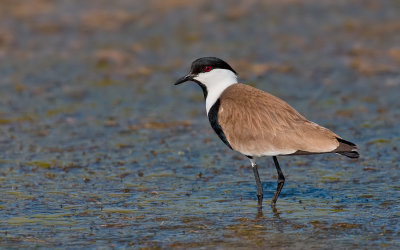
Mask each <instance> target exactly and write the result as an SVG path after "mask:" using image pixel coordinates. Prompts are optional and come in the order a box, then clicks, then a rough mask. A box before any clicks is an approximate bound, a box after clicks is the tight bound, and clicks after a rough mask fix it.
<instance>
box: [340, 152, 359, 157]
mask: <svg viewBox="0 0 400 250" xmlns="http://www.w3.org/2000/svg"><path fill="white" fill-rule="evenodd" d="M338 154H341V155H344V156H347V157H349V158H358V157H360V154H359V153H358V152H357V151H348V152H338Z"/></svg>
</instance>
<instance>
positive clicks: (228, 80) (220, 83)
mask: <svg viewBox="0 0 400 250" xmlns="http://www.w3.org/2000/svg"><path fill="white" fill-rule="evenodd" d="M194 79H195V80H197V81H199V82H201V83H202V84H204V85H205V86H206V87H207V98H206V110H207V115H208V111H209V110H210V109H211V107H212V106H213V105H214V103H215V102H216V101H217V100H218V98H219V97H220V96H221V94H222V92H224V90H225V89H226V88H228V87H229V86H231V85H232V84H235V83H237V75H236V74H235V73H233V72H232V71H230V70H227V69H213V70H211V71H210V72H203V73H200V74H198V75H197V76H196V77H194Z"/></svg>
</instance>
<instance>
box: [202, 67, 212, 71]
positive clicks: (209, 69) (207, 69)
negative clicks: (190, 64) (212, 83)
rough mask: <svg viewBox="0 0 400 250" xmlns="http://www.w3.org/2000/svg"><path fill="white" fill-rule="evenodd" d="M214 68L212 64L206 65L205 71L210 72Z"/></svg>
mask: <svg viewBox="0 0 400 250" xmlns="http://www.w3.org/2000/svg"><path fill="white" fill-rule="evenodd" d="M211 70H212V67H211V66H205V67H204V72H210V71H211Z"/></svg>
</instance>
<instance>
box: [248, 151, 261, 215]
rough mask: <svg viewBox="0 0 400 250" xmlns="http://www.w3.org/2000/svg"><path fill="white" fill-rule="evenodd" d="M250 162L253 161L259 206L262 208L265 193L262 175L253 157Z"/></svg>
mask: <svg viewBox="0 0 400 250" xmlns="http://www.w3.org/2000/svg"><path fill="white" fill-rule="evenodd" d="M250 162H251V167H252V168H253V172H254V178H255V179H256V185H257V199H258V207H259V208H261V207H262V200H263V196H264V194H263V188H262V185H261V180H260V175H258V168H257V164H256V162H255V161H254V160H253V159H250Z"/></svg>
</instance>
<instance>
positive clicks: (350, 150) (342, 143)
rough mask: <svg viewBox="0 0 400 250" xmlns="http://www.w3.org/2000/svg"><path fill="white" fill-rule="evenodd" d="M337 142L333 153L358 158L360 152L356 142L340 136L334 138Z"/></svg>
mask: <svg viewBox="0 0 400 250" xmlns="http://www.w3.org/2000/svg"><path fill="white" fill-rule="evenodd" d="M336 139H337V140H338V142H339V146H338V147H337V148H336V150H335V153H338V154H341V155H344V156H347V157H349V158H358V157H360V154H359V153H358V151H357V146H356V144H354V143H352V142H349V141H346V140H343V139H341V138H336Z"/></svg>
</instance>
